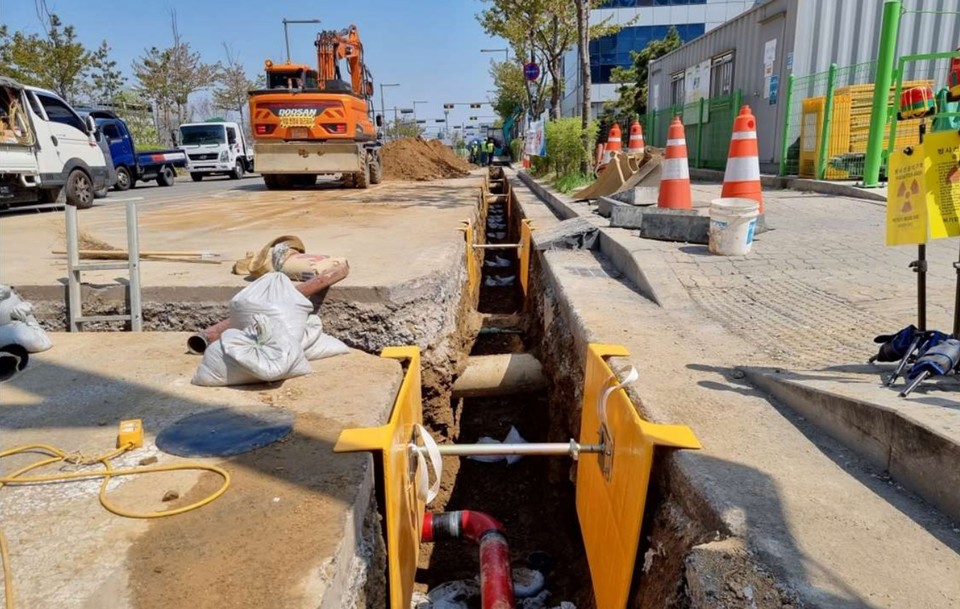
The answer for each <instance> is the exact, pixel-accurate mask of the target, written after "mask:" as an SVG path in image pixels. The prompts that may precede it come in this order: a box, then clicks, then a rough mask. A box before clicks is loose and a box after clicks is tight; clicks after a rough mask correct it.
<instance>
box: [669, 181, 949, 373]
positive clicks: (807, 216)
mask: <svg viewBox="0 0 960 609" xmlns="http://www.w3.org/2000/svg"><path fill="white" fill-rule="evenodd" d="M698 188H700V189H704V188H710V187H709V186H698ZM715 189H716V192H717V194H716V196H719V186H716V187H715ZM764 196H765V200H766V216H767V224H768V225H770V226H771V227H773V228H774V229H775V230H772V231H770V232H767V233H764V234H762V235H760V236H759V237H758V238H757V240H756V241H755V242H754V248H753V252H752V253H751V254H750V255H749V256H745V257H723V256H713V255H711V254H709V253H708V252H707V249H706V246H700V245H686V244H679V243H669V242H650V243H653V244H655V247H656V248H657V249H658V250H659V251H660V252H661V253H662V255H663V257H664V258H665V260H666V261H667V263H668V265H669V266H670V267H671V268H672V269H673V271H674V272H675V273H676V275H677V277H678V278H679V280H680V282H681V283H682V284H683V286H684V287H685V288H686V289H687V290H688V292H689V293H690V295H691V297H692V298H693V300H694V301H695V302H697V303H698V304H699V305H700V306H701V307H702V308H703V309H704V313H705V314H706V315H709V316H710V317H712V318H714V319H716V320H717V321H719V322H720V323H721V324H723V325H724V326H725V327H726V328H728V329H729V330H731V331H732V332H734V333H736V334H738V335H740V336H742V337H743V338H745V339H746V340H748V341H749V342H750V343H752V344H754V345H755V346H756V347H757V348H758V349H759V350H761V351H762V352H764V353H765V354H766V355H768V356H770V357H773V358H774V359H776V360H777V361H781V362H783V363H784V364H789V365H793V366H803V367H820V366H826V365H836V364H847V363H860V362H863V361H865V360H866V358H867V357H869V356H870V355H871V354H872V353H874V351H875V350H874V346H873V344H872V339H873V337H874V336H875V335H877V334H880V333H884V332H892V331H895V330H897V329H899V328H901V327H903V326H905V325H907V324H910V323H916V275H915V274H914V273H913V271H911V270H910V269H909V268H908V266H907V265H908V264H909V263H910V261H912V260H913V259H914V258H915V257H916V247H914V246H905V247H886V246H885V245H884V230H885V229H884V222H885V208H884V206H883V204H882V203H876V202H871V201H864V200H859V199H851V198H845V197H828V196H822V195H814V194H800V193H796V192H791V191H770V192H765V193H764ZM958 248H960V240H957V239H944V240H939V241H934V242H932V243H931V244H930V245H929V246H928V247H927V257H928V260H929V270H930V272H929V274H928V278H927V283H928V287H927V290H928V291H927V298H928V308H927V319H928V327H930V328H936V329H939V330H943V331H946V332H950V331H951V330H952V325H953V298H954V289H955V285H954V284H955V281H956V275H955V272H954V270H953V267H952V263H953V261H955V260H956V259H957V253H958Z"/></svg>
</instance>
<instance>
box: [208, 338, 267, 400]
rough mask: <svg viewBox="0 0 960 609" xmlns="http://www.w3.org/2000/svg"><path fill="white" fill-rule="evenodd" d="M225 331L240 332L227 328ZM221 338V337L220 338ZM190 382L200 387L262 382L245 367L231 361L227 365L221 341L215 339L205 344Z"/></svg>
mask: <svg viewBox="0 0 960 609" xmlns="http://www.w3.org/2000/svg"><path fill="white" fill-rule="evenodd" d="M227 332H242V331H241V330H234V329H232V328H231V329H229V330H226V331H224V333H223V334H224V335H226V334H227ZM221 339H222V338H221ZM190 382H191V383H193V384H194V385H199V386H201V387H230V386H233V385H251V384H254V383H262V382H263V381H261V380H260V379H258V378H257V377H255V376H253V375H252V374H250V372H249V371H247V369H245V368H243V367H241V366H238V365H236V364H233V363H231V364H230V365H229V366H228V365H227V357H226V354H224V352H223V343H222V342H221V341H220V340H216V341H214V342H212V343H210V344H209V345H207V348H206V350H204V352H203V359H202V360H200V365H199V366H198V367H197V371H196V372H195V373H194V374H193V378H192V379H190Z"/></svg>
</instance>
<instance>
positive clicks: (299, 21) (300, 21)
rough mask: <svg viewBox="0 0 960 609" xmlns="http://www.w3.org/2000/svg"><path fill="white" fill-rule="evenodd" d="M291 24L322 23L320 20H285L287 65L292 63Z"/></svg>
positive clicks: (284, 32)
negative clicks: (289, 31)
mask: <svg viewBox="0 0 960 609" xmlns="http://www.w3.org/2000/svg"><path fill="white" fill-rule="evenodd" d="M291 23H320V20H319V19H287V18H286V17H284V18H283V40H284V41H285V42H286V43H287V63H290V34H289V33H288V32H287V25H289V24H291Z"/></svg>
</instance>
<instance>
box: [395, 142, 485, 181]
mask: <svg viewBox="0 0 960 609" xmlns="http://www.w3.org/2000/svg"><path fill="white" fill-rule="evenodd" d="M380 155H381V158H382V159H383V177H384V179H387V180H405V181H425V180H439V179H443V178H461V177H463V176H465V175H467V174H468V173H469V172H470V170H471V169H473V165H471V164H470V163H468V162H466V161H464V160H463V159H461V158H460V157H458V156H457V155H456V153H454V152H453V150H451V149H450V148H448V147H446V146H444V145H443V143H442V142H440V141H439V140H431V141H429V142H427V141H424V140H423V139H421V138H419V137H418V138H404V139H402V140H396V141H394V142H388V143H387V144H386V145H385V146H384V147H383V149H382V150H381V151H380Z"/></svg>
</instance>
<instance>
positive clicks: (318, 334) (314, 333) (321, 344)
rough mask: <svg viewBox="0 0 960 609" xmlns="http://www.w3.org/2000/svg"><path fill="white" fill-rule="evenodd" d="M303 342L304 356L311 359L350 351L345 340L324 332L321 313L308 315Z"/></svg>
mask: <svg viewBox="0 0 960 609" xmlns="http://www.w3.org/2000/svg"><path fill="white" fill-rule="evenodd" d="M301 344H302V345H303V354H304V356H305V357H306V358H307V359H308V360H310V361H313V360H315V359H324V358H327V357H333V356H335V355H343V354H345V353H350V347H348V346H346V345H345V344H343V341H341V340H340V339H337V338H334V337H332V336H330V335H329V334H324V333H323V322H322V321H321V320H320V316H319V315H316V314H313V313H311V314H310V315H309V316H308V317H307V327H306V329H305V330H304V332H303V341H302V342H301Z"/></svg>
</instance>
